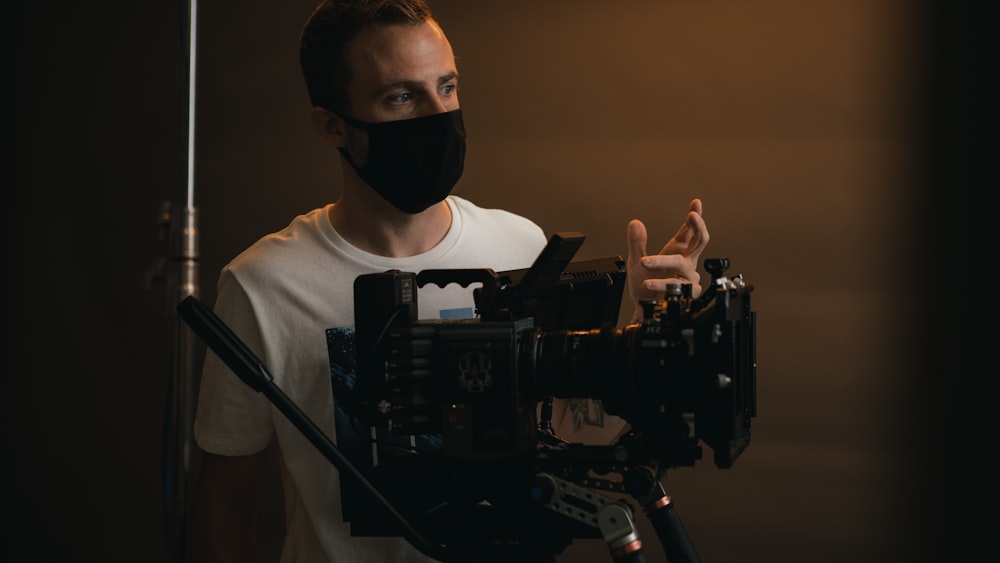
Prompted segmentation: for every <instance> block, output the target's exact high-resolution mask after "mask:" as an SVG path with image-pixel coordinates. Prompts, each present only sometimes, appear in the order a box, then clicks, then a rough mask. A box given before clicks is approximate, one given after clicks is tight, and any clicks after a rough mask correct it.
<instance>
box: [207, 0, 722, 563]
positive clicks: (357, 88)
mask: <svg viewBox="0 0 1000 563" xmlns="http://www.w3.org/2000/svg"><path fill="white" fill-rule="evenodd" d="M301 64H302V70H303V73H304V76H305V81H306V85H307V87H308V90H309V95H310V100H311V103H312V105H313V109H312V114H311V115H312V122H313V125H314V126H315V129H316V131H317V132H318V134H319V135H320V137H321V138H322V139H324V140H325V141H326V142H328V143H330V145H331V148H332V149H336V150H337V151H338V153H339V156H340V158H341V164H342V169H343V191H342V195H341V197H340V199H338V200H337V201H336V202H335V203H331V204H328V205H326V206H324V207H322V208H319V209H315V210H313V211H311V212H309V213H306V214H304V215H301V216H299V217H296V218H295V219H294V220H293V221H292V222H291V224H290V225H289V226H288V227H286V228H285V229H283V230H282V231H280V232H277V233H273V234H270V235H267V236H265V237H263V238H262V239H260V240H259V241H258V242H256V243H255V244H253V245H252V246H251V247H250V248H248V249H247V250H246V251H244V252H243V253H241V254H240V255H239V256H237V257H236V258H235V259H234V260H233V261H232V262H230V263H229V264H228V265H227V266H226V267H225V268H224V269H223V271H222V272H221V274H220V278H219V282H218V296H217V300H216V303H215V311H216V313H217V314H218V315H219V317H220V318H221V319H222V320H223V321H224V322H225V323H226V324H227V325H228V326H229V327H230V328H232V329H233V330H234V332H235V333H236V334H237V335H239V337H240V338H241V339H242V340H243V341H244V342H245V343H246V344H247V345H248V346H249V347H250V348H251V349H252V350H253V351H254V352H255V353H256V354H257V356H258V357H259V358H260V359H261V360H262V361H263V362H264V364H265V365H266V366H267V367H268V370H269V371H270V372H271V373H272V374H273V375H274V377H275V384H276V385H277V386H278V387H280V388H281V389H282V390H283V392H284V393H285V394H286V395H287V396H288V397H289V399H290V400H292V401H293V402H294V403H295V404H296V405H298V406H299V407H300V408H301V409H302V410H303V412H304V413H305V414H306V415H307V416H308V417H309V418H310V419H311V420H313V421H314V422H315V423H316V424H317V425H319V426H320V428H321V429H322V430H323V431H324V432H325V433H326V434H327V436H331V437H332V436H335V435H336V431H337V428H336V427H335V418H336V416H337V415H336V414H335V407H334V400H333V388H334V387H333V386H334V384H335V382H333V381H332V380H333V377H332V375H334V374H337V373H341V372H343V371H345V370H346V371H349V370H350V369H351V360H352V355H353V349H352V342H353V341H352V330H353V329H352V327H353V324H354V302H353V282H354V279H355V278H356V277H357V276H358V275H361V274H364V273H373V272H382V271H386V270H390V269H397V270H402V271H408V272H420V271H422V270H425V269H446V268H492V269H493V270H495V271H505V270H513V269H520V268H526V267H528V266H529V265H530V264H531V263H532V262H533V261H534V259H535V258H536V257H537V256H538V253H539V252H540V250H541V249H542V247H543V246H544V245H545V242H546V236H545V235H544V233H543V232H542V230H541V229H540V228H539V227H538V226H537V225H536V224H535V223H533V222H531V221H529V220H528V219H525V218H523V217H519V216H516V215H513V214H511V213H508V212H505V211H502V210H495V209H482V208H479V207H477V206H475V205H474V204H472V203H471V202H469V201H467V200H464V199H462V198H459V197H456V196H449V193H450V191H451V189H452V187H453V186H454V184H455V183H456V182H457V181H458V179H459V177H460V176H461V173H462V167H463V158H464V154H465V130H464V124H463V122H462V114H461V108H460V105H459V99H458V69H457V67H456V64H455V56H454V54H453V52H452V48H451V45H450V44H449V42H448V39H447V38H446V36H445V34H444V32H443V31H442V29H441V28H440V26H439V25H438V23H437V22H436V21H435V20H434V19H433V17H432V15H431V12H430V10H429V8H428V7H427V6H426V5H425V3H424V1H423V0H367V1H362V0H354V1H350V0H328V1H325V2H322V3H321V4H320V5H319V6H318V7H317V9H316V10H315V11H314V13H313V14H312V15H311V16H310V18H309V19H308V20H307V22H306V25H305V27H304V29H303V33H302V38H301ZM701 212H702V206H701V202H700V201H699V200H694V201H692V203H691V207H690V209H689V211H688V214H687V216H686V218H685V220H684V223H683V225H682V226H681V228H680V230H679V231H678V232H677V234H676V235H675V236H674V237H673V238H672V239H671V240H670V241H669V242H668V243H667V245H666V246H664V247H663V249H662V250H661V252H660V254H657V255H650V256H647V255H646V253H645V247H646V229H645V226H644V225H643V224H642V223H641V222H639V221H632V222H630V223H629V225H628V228H627V238H628V260H627V264H628V265H627V269H628V272H627V275H628V280H629V284H628V285H629V291H630V292H631V294H632V296H633V298H635V299H651V298H655V297H657V296H661V295H662V294H663V292H664V291H665V286H666V283H668V281H670V282H677V281H680V282H687V283H691V284H692V285H693V289H694V292H695V294H698V293H700V291H701V287H700V285H699V279H700V277H699V274H698V272H697V266H698V260H699V257H700V255H701V252H702V250H703V249H704V247H705V245H706V244H707V243H708V239H709V235H708V230H707V228H706V226H705V223H704V221H703V219H702V217H701ZM419 309H420V313H421V318H446V317H455V316H466V317H469V316H472V311H473V300H472V296H471V288H462V287H459V286H457V285H456V284H452V285H451V286H448V287H446V288H438V287H434V286H427V287H425V288H421V291H420V307H419ZM636 315H637V317H636V318H641V311H640V310H638V308H637V311H636ZM201 385H202V387H201V392H200V399H199V404H198V413H197V418H196V421H195V437H196V439H197V443H198V445H199V446H200V448H201V449H202V450H203V455H202V463H201V470H200V476H199V480H198V483H197V486H196V490H195V499H194V505H193V513H194V515H193V522H192V543H193V552H194V555H195V560H196V561H199V562H211V563H225V562H227V561H238V562H240V563H245V562H247V561H251V560H253V549H254V545H253V544H254V541H253V538H254V528H255V525H256V496H255V495H254V492H255V491H257V490H259V489H260V479H261V476H262V469H263V462H264V459H265V451H266V448H267V447H268V445H270V444H271V443H272V442H274V443H276V445H277V451H278V452H279V454H280V462H279V465H280V470H281V476H282V483H283V490H284V496H285V515H286V537H285V543H284V548H283V551H282V556H281V561H282V562H283V563H292V562H295V563H306V562H308V563H314V562H322V561H348V562H352V563H358V562H366V561H372V562H386V561H411V560H412V561H422V560H426V559H427V558H426V556H424V555H423V554H421V553H420V552H419V551H418V550H417V549H415V548H413V547H412V546H411V545H409V544H408V543H407V542H406V541H405V540H403V539H401V538H370V537H352V536H350V528H349V526H348V525H347V524H345V523H344V522H343V520H342V515H341V505H340V500H339V499H340V497H339V493H340V482H339V478H338V474H337V472H336V470H335V468H334V467H333V466H332V465H331V464H330V463H329V462H328V461H327V460H326V459H325V458H324V457H323V456H322V455H321V454H320V453H319V452H318V451H317V450H316V448H314V447H313V446H312V445H311V444H310V443H309V442H308V441H307V439H306V438H305V437H304V436H303V435H302V434H301V433H300V432H299V431H298V430H297V429H296V428H295V427H294V426H293V425H292V424H291V423H289V422H288V421H287V420H286V419H285V418H284V416H283V415H282V414H281V413H280V412H279V411H278V410H276V409H274V408H272V406H271V405H270V403H269V402H268V401H267V399H266V397H264V396H262V395H260V394H257V393H255V392H253V391H252V390H250V389H249V388H248V387H247V386H246V385H244V384H243V383H242V382H241V381H240V380H239V379H238V378H237V377H235V376H234V375H233V374H232V373H231V372H230V371H229V370H228V368H226V367H225V366H224V365H223V364H222V362H221V361H219V359H218V358H217V357H215V355H214V354H212V353H209V354H208V355H207V357H206V361H205V365H204V369H203V372H202V384H201ZM557 430H558V431H560V432H562V429H558V428H557Z"/></svg>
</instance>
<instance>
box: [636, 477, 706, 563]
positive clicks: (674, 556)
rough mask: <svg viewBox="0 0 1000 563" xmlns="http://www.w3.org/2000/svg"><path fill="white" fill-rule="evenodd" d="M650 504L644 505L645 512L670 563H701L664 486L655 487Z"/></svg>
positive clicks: (649, 497) (650, 497) (658, 484)
mask: <svg viewBox="0 0 1000 563" xmlns="http://www.w3.org/2000/svg"><path fill="white" fill-rule="evenodd" d="M646 499H652V500H648V502H645V503H644V504H643V510H644V511H645V512H646V516H648V517H649V521H650V522H652V524H653V529H654V530H656V536H657V537H658V538H660V543H661V544H663V551H664V552H665V553H666V555H667V561H669V563H701V559H700V558H699V557H698V552H696V551H695V549H694V544H692V543H691V538H690V537H688V534H687V530H685V529H684V524H682V523H681V518H680V516H679V515H678V514H677V510H676V508H675V507H674V503H673V502H671V500H670V496H669V495H668V494H667V492H666V491H665V490H664V489H663V485H662V484H660V483H657V484H656V486H655V487H654V494H652V495H650V496H648V497H646Z"/></svg>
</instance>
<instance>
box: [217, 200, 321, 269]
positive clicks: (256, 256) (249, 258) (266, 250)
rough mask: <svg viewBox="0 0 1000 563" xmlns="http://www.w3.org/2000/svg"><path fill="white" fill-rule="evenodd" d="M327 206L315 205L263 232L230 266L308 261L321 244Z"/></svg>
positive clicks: (269, 265) (270, 264) (259, 265)
mask: <svg viewBox="0 0 1000 563" xmlns="http://www.w3.org/2000/svg"><path fill="white" fill-rule="evenodd" d="M325 217H326V215H325V211H324V208H316V209H313V210H311V211H308V212H306V213H303V214H301V215H298V216H296V217H295V218H293V219H292V220H291V222H289V223H288V225H286V226H285V227H284V228H282V229H281V230H278V231H274V232H271V233H268V234H265V235H263V236H262V237H260V238H258V239H257V240H256V241H254V242H253V243H252V244H251V245H250V246H248V247H247V248H246V249H244V250H243V251H242V252H240V253H239V254H238V255H236V257H235V258H233V259H232V260H231V261H230V262H229V264H228V265H227V268H228V269H231V270H237V271H239V270H252V269H256V268H265V269H272V268H275V267H288V266H289V265H290V264H289V263H296V262H299V261H308V260H310V256H312V255H314V253H315V252H316V251H317V250H318V249H319V248H322V246H323V244H322V240H323V238H324V236H325V235H324V233H323V231H322V224H323V218H325Z"/></svg>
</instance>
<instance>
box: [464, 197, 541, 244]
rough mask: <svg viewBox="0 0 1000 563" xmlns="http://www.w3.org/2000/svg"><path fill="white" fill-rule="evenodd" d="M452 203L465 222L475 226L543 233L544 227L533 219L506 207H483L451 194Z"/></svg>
mask: <svg viewBox="0 0 1000 563" xmlns="http://www.w3.org/2000/svg"><path fill="white" fill-rule="evenodd" d="M450 199H451V201H452V203H453V204H454V205H455V207H456V209H458V211H459V213H461V215H462V221H463V223H466V224H469V225H473V226H484V227H487V228H494V229H496V228H503V229H505V230H513V231H514V232H522V233H525V234H527V235H529V236H538V235H542V236H544V234H543V233H542V228H541V227H539V226H538V224H536V223H535V222H534V221H532V220H531V219H529V218H527V217H525V216H523V215H519V214H517V213H514V212H513V211H508V210H506V209H500V208H494V207H482V206H480V205H477V204H475V203H473V202H472V201H469V200H467V199H465V198H462V197H459V196H454V195H453V196H450Z"/></svg>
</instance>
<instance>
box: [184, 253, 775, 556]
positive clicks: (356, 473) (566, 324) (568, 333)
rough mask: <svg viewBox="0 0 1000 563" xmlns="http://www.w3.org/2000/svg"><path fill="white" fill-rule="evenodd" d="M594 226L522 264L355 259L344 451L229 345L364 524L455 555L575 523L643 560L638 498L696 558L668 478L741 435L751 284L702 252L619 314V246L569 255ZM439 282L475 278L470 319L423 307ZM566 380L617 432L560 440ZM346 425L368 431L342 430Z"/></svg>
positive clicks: (669, 546)
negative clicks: (634, 313) (621, 428)
mask: <svg viewBox="0 0 1000 563" xmlns="http://www.w3.org/2000/svg"><path fill="white" fill-rule="evenodd" d="M584 238H585V237H584V236H583V235H582V234H580V233H559V234H556V235H553V236H552V237H551V238H550V239H549V242H548V244H547V245H546V247H545V248H544V249H543V251H542V252H541V254H540V255H539V256H538V258H537V259H536V260H535V262H534V264H533V265H532V266H531V267H530V268H528V269H525V270H516V271H509V272H500V273H497V272H495V271H493V270H489V269H471V270H424V271H422V272H420V273H412V272H402V271H396V270H392V271H387V272H382V273H375V274H369V275H363V276H359V277H358V278H357V279H356V281H355V288H354V289H355V347H356V350H357V362H358V366H357V378H356V381H355V384H354V386H353V388H350V389H337V390H335V395H336V400H337V401H338V402H339V404H341V405H342V407H343V408H344V410H345V411H346V412H347V413H349V415H350V419H351V424H350V428H341V427H340V426H339V425H338V430H337V432H338V443H339V449H338V446H334V445H333V443H332V442H331V441H330V440H329V438H327V437H325V436H323V435H322V432H321V431H320V430H319V429H318V427H316V425H315V424H313V423H312V422H311V421H309V420H308V419H305V417H304V415H302V413H301V412H300V411H298V410H297V408H296V407H295V406H294V405H293V404H289V403H290V401H288V400H287V398H286V397H284V395H283V394H282V393H281V391H280V390H279V389H277V388H276V387H274V386H273V384H269V381H270V376H269V375H268V374H266V370H264V369H263V368H262V366H260V363H259V361H257V360H255V359H254V358H253V356H252V354H250V355H249V356H247V354H249V352H248V351H246V350H245V348H244V350H243V351H242V352H241V354H239V356H241V357H243V359H236V360H235V361H227V363H229V365H230V367H233V369H234V371H236V373H237V375H240V373H241V371H242V372H244V373H247V375H246V376H243V375H241V378H243V379H244V381H247V382H248V384H251V385H254V387H255V389H258V390H259V391H262V392H264V393H265V394H267V395H268V396H269V398H271V400H272V402H274V404H275V405H277V406H278V407H279V408H280V409H281V410H282V411H283V412H285V414H286V416H288V417H289V418H290V419H291V420H292V422H294V423H296V425H297V426H298V428H299V429H300V430H301V431H302V432H303V433H305V434H306V436H307V437H309V438H310V440H311V441H312V443H313V444H314V445H316V446H317V447H318V448H319V449H320V450H321V451H322V452H323V453H324V454H325V455H326V457H327V458H328V459H329V460H330V461H331V462H332V463H334V464H336V465H337V467H338V469H340V471H341V491H342V508H343V516H344V519H345V521H348V522H350V523H351V533H352V535H355V536H403V537H405V538H406V539H407V540H408V541H410V543H411V544H413V545H414V546H415V547H417V548H418V549H420V550H421V551H423V552H424V553H425V554H428V555H430V556H431V557H433V558H435V559H438V560H440V561H455V562H459V561H460V562H462V563H469V562H498V563H499V562H501V561H503V562H507V561H514V560H520V561H555V556H556V555H557V554H559V553H561V552H562V551H563V550H564V549H565V547H566V546H568V545H569V543H571V542H572V541H573V539H575V538H601V539H604V540H605V541H606V542H607V546H608V549H609V551H610V554H611V556H612V557H613V559H614V560H615V561H635V562H644V561H645V555H644V551H643V547H642V542H641V540H640V538H639V536H638V533H637V529H636V525H635V522H634V515H635V509H634V507H633V505H632V503H631V502H629V501H628V500H627V497H629V496H630V497H632V498H633V499H635V500H637V501H638V502H639V504H640V505H641V506H642V509H643V511H644V512H645V514H646V515H647V517H648V518H649V519H650V521H651V522H652V524H653V527H654V529H655V531H656V533H657V536H658V538H659V539H660V542H661V544H662V545H663V548H664V551H665V552H666V555H667V557H668V559H669V560H670V563H696V562H697V561H698V560H699V559H698V555H697V552H696V550H695V549H694V546H693V545H692V544H691V542H690V539H689V538H688V537H687V534H686V531H685V530H684V527H683V525H682V524H681V522H680V519H679V517H678V515H677V513H676V510H675V509H674V506H673V504H672V503H671V502H670V497H669V496H668V495H667V494H666V491H665V490H664V488H663V485H662V481H663V479H664V478H665V476H666V471H667V470H668V469H671V468H676V467H680V466H692V465H694V464H695V462H696V461H697V460H699V459H701V458H702V446H701V444H702V443H703V444H705V445H707V446H708V447H710V448H711V449H712V451H713V454H714V455H713V458H714V463H715V465H716V466H718V467H720V468H729V467H731V466H732V464H733V462H734V461H735V460H736V459H737V457H739V456H740V454H741V453H742V452H743V451H744V450H745V449H746V448H747V447H748V446H749V443H750V427H751V424H750V423H751V418H753V417H754V416H756V341H755V338H756V336H755V334H756V329H755V321H756V319H755V312H754V311H753V310H752V309H751V306H750V294H751V291H752V289H753V288H752V286H751V285H749V284H747V283H745V281H744V280H743V278H742V276H735V277H733V278H727V277H725V276H724V272H725V270H726V269H727V268H728V266H729V263H728V260H727V259H707V260H705V261H704V264H703V265H704V267H705V270H706V271H707V272H709V274H710V275H711V277H712V280H711V283H710V284H708V285H707V286H706V288H705V290H704V292H703V294H702V295H701V296H699V297H698V298H693V297H692V295H691V286H690V284H673V285H670V286H669V287H668V290H667V294H666V296H665V298H664V299H663V300H659V301H650V302H643V303H641V306H642V308H643V311H644V319H643V320H642V321H641V322H632V323H629V324H626V325H625V326H623V327H619V326H618V312H619V308H620V305H621V299H622V294H623V287H624V284H625V264H624V261H623V260H622V259H621V257H610V258H604V259H597V260H587V261H572V258H573V256H574V255H575V254H576V251H577V250H578V249H579V247H580V246H581V245H582V243H583V240H584ZM432 283H433V284H436V285H438V286H441V287H444V286H447V285H448V284H451V283H458V284H460V285H462V286H469V285H471V284H479V285H478V287H476V288H474V290H473V296H474V299H475V304H476V313H477V316H476V318H474V319H462V320H436V321H431V320H418V317H419V309H418V296H419V294H420V288H421V287H424V286H426V285H427V284H432ZM192 299H193V298H188V299H186V300H185V301H190V300H192ZM193 305H194V304H192V303H182V304H181V306H179V307H178V309H179V310H180V311H181V313H182V316H184V317H185V318H186V319H190V320H188V323H189V324H190V325H191V326H192V327H193V328H198V327H199V326H202V327H203V326H204V325H205V324H212V323H214V322H215V321H212V323H206V322H205V319H206V318H207V317H209V316H211V313H210V311H206V310H204V308H203V307H199V308H197V309H198V310H199V312H198V313H197V314H195V312H194V309H195V307H193ZM185 313H186V314H185ZM224 331H225V329H224V327H222V328H216V329H214V330H206V329H202V330H201V332H202V334H203V338H205V336H208V338H205V339H206V342H208V343H209V344H210V345H212V341H213V340H214V341H219V340H227V339H228V340H232V339H234V338H235V337H231V336H228V335H227V337H226V338H225V339H220V338H217V337H214V336H213V334H218V333H220V332H224ZM206 333H207V334H206ZM239 346H240V345H239V344H236V345H224V344H217V345H215V346H212V347H213V349H215V350H216V352H217V353H218V352H219V351H220V349H223V348H238V347H239ZM223 351H224V350H223ZM227 356H228V357H230V358H232V357H233V356H234V354H232V353H229V354H220V357H222V358H223V359H224V360H226V358H227ZM246 358H249V359H246ZM239 368H242V369H239ZM250 372H254V373H253V374H251V373H250ZM262 373H263V377H261V376H260V375H261V374H262ZM555 398H576V399H583V398H586V399H593V400H597V401H600V402H601V403H602V404H603V407H604V409H605V411H606V412H608V413H609V414H613V415H617V416H619V417H621V418H622V419H624V420H625V421H626V422H627V423H628V430H627V431H626V432H624V433H623V434H622V435H621V436H620V437H619V438H618V439H617V441H615V442H614V443H612V444H606V445H589V444H581V443H571V442H568V441H567V440H565V439H563V438H561V437H560V436H559V435H558V434H557V433H556V432H554V431H553V427H552V421H551V407H552V402H553V400H554V399H555ZM348 431H350V432H352V433H353V434H354V436H355V437H362V438H363V441H362V442H361V444H362V447H353V448H352V447H351V446H349V445H348V444H349V440H347V439H345V436H346V434H345V433H346V432H348ZM356 442H357V441H356ZM342 450H344V451H343V452H342Z"/></svg>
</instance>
